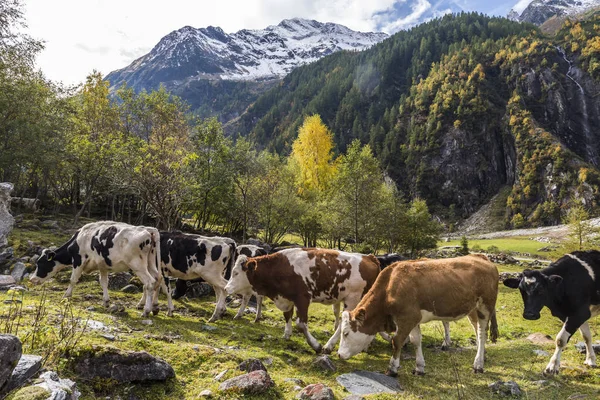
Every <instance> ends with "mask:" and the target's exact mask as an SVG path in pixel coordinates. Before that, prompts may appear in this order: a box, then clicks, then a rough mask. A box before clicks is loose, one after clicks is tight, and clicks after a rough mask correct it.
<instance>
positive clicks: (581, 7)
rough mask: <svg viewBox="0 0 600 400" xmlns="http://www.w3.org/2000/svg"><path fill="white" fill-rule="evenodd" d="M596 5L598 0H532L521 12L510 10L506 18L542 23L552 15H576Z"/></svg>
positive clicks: (599, 4)
mask: <svg viewBox="0 0 600 400" xmlns="http://www.w3.org/2000/svg"><path fill="white" fill-rule="evenodd" d="M596 7H600V0H533V1H532V2H531V3H529V5H528V6H527V7H526V8H525V9H524V10H523V11H522V12H521V13H519V12H517V11H516V10H514V9H512V10H510V12H509V13H508V16H507V18H508V19H511V20H513V21H519V22H530V23H532V24H536V25H542V24H543V23H544V22H546V21H547V20H549V19H550V18H552V17H554V16H556V17H565V16H571V15H576V14H580V13H583V12H585V11H587V10H590V9H593V8H596Z"/></svg>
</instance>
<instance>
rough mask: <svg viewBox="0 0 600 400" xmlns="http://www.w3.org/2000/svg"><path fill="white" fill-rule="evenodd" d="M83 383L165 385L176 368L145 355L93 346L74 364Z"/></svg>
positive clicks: (173, 374)
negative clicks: (106, 380) (113, 381)
mask: <svg viewBox="0 0 600 400" xmlns="http://www.w3.org/2000/svg"><path fill="white" fill-rule="evenodd" d="M73 363H74V365H73V369H74V371H75V372H76V373H77V375H78V376H80V377H81V378H82V379H86V380H90V379H94V378H102V379H112V380H115V381H117V382H145V381H164V380H167V379H169V378H173V377H174V376H175V371H173V367H171V365H170V364H168V363H167V362H166V361H164V360H163V359H161V358H158V357H154V356H152V355H150V354H148V353H147V352H145V351H135V352H134V351H122V350H119V349H117V348H114V347H109V346H94V347H93V349H92V351H90V352H86V353H84V354H82V355H81V356H79V357H78V358H77V359H75V360H74V361H73Z"/></svg>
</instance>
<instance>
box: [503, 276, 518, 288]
mask: <svg viewBox="0 0 600 400" xmlns="http://www.w3.org/2000/svg"><path fill="white" fill-rule="evenodd" d="M503 283H504V286H506V287H509V288H511V289H517V288H518V287H519V284H520V283H521V280H520V279H517V278H508V279H505V280H504V282H503Z"/></svg>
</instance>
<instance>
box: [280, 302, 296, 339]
mask: <svg viewBox="0 0 600 400" xmlns="http://www.w3.org/2000/svg"><path fill="white" fill-rule="evenodd" d="M293 315H294V304H293V303H292V304H291V307H290V309H289V310H288V311H284V312H283V318H285V329H284V330H283V338H284V339H286V340H289V338H291V337H292V316H293Z"/></svg>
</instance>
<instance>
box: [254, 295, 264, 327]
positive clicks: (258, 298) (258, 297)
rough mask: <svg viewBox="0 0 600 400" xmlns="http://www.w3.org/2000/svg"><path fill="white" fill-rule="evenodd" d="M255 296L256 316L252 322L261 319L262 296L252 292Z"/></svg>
mask: <svg viewBox="0 0 600 400" xmlns="http://www.w3.org/2000/svg"><path fill="white" fill-rule="evenodd" d="M254 296H255V297H256V318H254V322H258V321H260V320H261V319H262V302H263V296H261V295H259V294H254Z"/></svg>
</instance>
